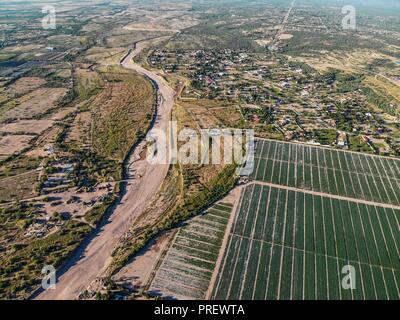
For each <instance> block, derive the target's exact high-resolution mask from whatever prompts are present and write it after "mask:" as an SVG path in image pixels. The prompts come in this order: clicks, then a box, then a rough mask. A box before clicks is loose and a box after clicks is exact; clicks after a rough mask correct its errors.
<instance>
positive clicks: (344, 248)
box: [212, 145, 400, 300]
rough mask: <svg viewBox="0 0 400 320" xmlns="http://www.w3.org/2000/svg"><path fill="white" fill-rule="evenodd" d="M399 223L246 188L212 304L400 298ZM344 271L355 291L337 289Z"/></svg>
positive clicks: (343, 204)
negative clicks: (223, 301) (349, 269)
mask: <svg viewBox="0 0 400 320" xmlns="http://www.w3.org/2000/svg"><path fill="white" fill-rule="evenodd" d="M287 146H291V145H287ZM296 147H297V146H296ZM309 151H311V149H308V151H307V152H309ZM311 152H313V151H311ZM287 159H289V158H287ZM385 160H386V159H385ZM388 161H389V160H388ZM275 170H276V169H275ZM274 172H275V171H274ZM378 176H379V175H378V174H377V173H376V177H378ZM399 221H400V210H399V209H396V208H390V207H383V206H380V205H379V204H377V205H366V204H364V203H362V202H360V201H356V200H354V201H346V200H340V199H337V198H335V197H330V196H326V197H325V196H319V195H315V194H313V193H312V192H311V191H304V192H302V191H294V190H292V189H289V188H286V187H274V186H270V185H266V184H264V185H263V184H259V183H255V184H251V185H249V186H247V187H246V188H245V189H244V190H243V193H242V200H241V204H240V205H239V207H238V211H237V214H236V217H235V221H234V223H233V226H232V229H231V233H230V239H229V242H228V245H227V248H226V252H225V253H224V259H223V261H222V263H221V268H220V269H219V271H218V277H217V281H216V283H215V287H214V290H213V295H212V298H214V299H257V300H263V299H399V298H400V291H399V289H400V258H399V257H400V252H399V247H400V245H399V244H400V232H399V231H400V229H399V228H400V226H399ZM346 266H351V267H352V268H354V271H355V272H354V275H355V276H354V277H353V278H352V280H353V284H355V289H354V290H348V289H345V288H344V287H343V286H342V279H343V277H344V276H345V274H343V273H342V271H343V268H345V267H346Z"/></svg>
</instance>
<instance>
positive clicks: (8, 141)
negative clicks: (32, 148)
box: [0, 135, 34, 155]
mask: <svg viewBox="0 0 400 320" xmlns="http://www.w3.org/2000/svg"><path fill="white" fill-rule="evenodd" d="M32 138H34V136H30V135H18V136H14V135H11V136H4V137H1V138H0V155H12V154H14V153H16V152H19V151H21V150H23V149H25V148H26V147H28V146H29V142H30V141H31V140H32Z"/></svg>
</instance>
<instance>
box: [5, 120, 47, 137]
mask: <svg viewBox="0 0 400 320" xmlns="http://www.w3.org/2000/svg"><path fill="white" fill-rule="evenodd" d="M52 125H53V121H51V120H21V121H17V122H13V123H7V124H4V125H2V126H1V127H0V131H1V132H6V133H18V132H23V133H34V134H40V133H42V132H43V131H45V130H47V129H48V128H50V127H51V126H52Z"/></svg>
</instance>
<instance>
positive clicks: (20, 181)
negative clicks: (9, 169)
mask: <svg viewBox="0 0 400 320" xmlns="http://www.w3.org/2000/svg"><path fill="white" fill-rule="evenodd" d="M38 176H39V173H38V172H37V171H36V172H35V171H33V172H30V173H27V174H24V175H19V176H17V177H12V178H6V179H2V180H0V201H1V202H9V201H18V200H22V199H26V198H31V197H35V196H36V195H37V192H36V188H35V186H36V185H37V179H38Z"/></svg>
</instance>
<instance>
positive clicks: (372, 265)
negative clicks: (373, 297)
mask: <svg viewBox="0 0 400 320" xmlns="http://www.w3.org/2000/svg"><path fill="white" fill-rule="evenodd" d="M234 236H235V237H237V238H242V239H247V240H250V241H261V242H263V243H266V244H269V245H271V246H278V247H282V248H286V249H291V250H295V251H299V252H304V253H310V254H313V255H316V256H320V257H328V258H331V259H336V260H338V261H343V262H347V263H348V262H354V263H359V264H361V265H364V266H371V267H375V268H382V269H384V270H390V271H392V270H394V271H397V272H400V269H396V268H391V267H385V266H382V265H376V264H368V263H365V262H362V261H356V260H352V259H346V258H341V257H335V256H331V255H327V254H322V253H318V252H315V251H309V250H303V249H299V248H296V247H291V246H287V245H283V244H280V243H276V242H274V241H272V242H271V241H266V240H262V239H252V238H250V237H246V236H241V235H239V234H234Z"/></svg>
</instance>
